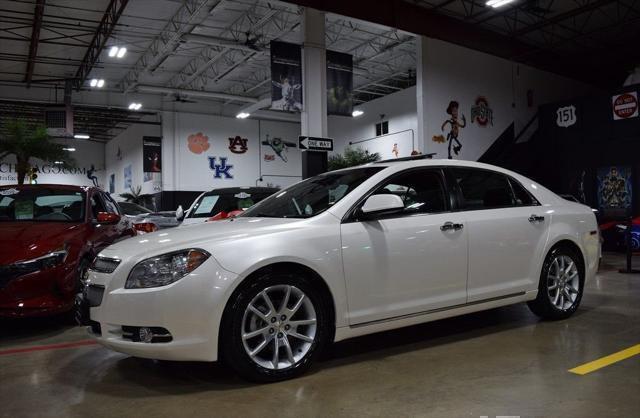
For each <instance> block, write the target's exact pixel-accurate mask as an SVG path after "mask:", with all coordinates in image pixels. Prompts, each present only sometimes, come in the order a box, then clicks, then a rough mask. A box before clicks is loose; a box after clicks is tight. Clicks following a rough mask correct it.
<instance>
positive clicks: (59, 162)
mask: <svg viewBox="0 0 640 418" xmlns="http://www.w3.org/2000/svg"><path fill="white" fill-rule="evenodd" d="M53 163H54V164H64V163H63V162H62V161H54V162H53Z"/></svg>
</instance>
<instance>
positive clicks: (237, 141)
mask: <svg viewBox="0 0 640 418" xmlns="http://www.w3.org/2000/svg"><path fill="white" fill-rule="evenodd" d="M247 149H248V148H247V138H241V137H239V136H236V137H235V138H229V151H231V152H233V153H234V154H244V153H245V152H247Z"/></svg>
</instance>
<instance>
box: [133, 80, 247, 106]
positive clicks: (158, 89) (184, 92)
mask: <svg viewBox="0 0 640 418" xmlns="http://www.w3.org/2000/svg"><path fill="white" fill-rule="evenodd" d="M136 89H137V90H138V91H139V92H143V93H159V94H179V95H181V96H190V97H205V98H210V99H222V100H236V101H239V102H245V103H257V102H258V99H256V98H255V97H247V96H238V95H235V94H226V93H215V92H211V91H203V90H188V89H175V88H169V87H162V86H147V85H143V84H140V85H138V86H137V87H136Z"/></svg>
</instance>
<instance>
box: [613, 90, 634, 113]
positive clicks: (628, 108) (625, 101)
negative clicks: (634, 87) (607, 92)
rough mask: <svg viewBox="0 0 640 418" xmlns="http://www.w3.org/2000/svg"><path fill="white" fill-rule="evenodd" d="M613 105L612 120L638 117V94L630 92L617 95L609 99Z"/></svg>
mask: <svg viewBox="0 0 640 418" xmlns="http://www.w3.org/2000/svg"><path fill="white" fill-rule="evenodd" d="M611 101H612V105H613V120H620V119H629V118H637V117H638V93H637V92H635V91H631V92H628V93H622V94H617V95H615V96H613V97H612V98H611Z"/></svg>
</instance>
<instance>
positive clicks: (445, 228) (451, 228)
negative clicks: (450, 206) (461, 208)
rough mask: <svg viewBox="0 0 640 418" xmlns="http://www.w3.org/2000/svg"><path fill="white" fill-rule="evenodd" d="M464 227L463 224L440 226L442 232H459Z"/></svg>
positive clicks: (447, 223)
mask: <svg viewBox="0 0 640 418" xmlns="http://www.w3.org/2000/svg"><path fill="white" fill-rule="evenodd" d="M463 227H464V225H462V224H456V223H453V222H445V223H444V224H443V225H442V226H440V230H441V231H459V230H461V229H462V228H463Z"/></svg>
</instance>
